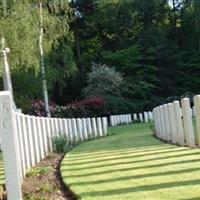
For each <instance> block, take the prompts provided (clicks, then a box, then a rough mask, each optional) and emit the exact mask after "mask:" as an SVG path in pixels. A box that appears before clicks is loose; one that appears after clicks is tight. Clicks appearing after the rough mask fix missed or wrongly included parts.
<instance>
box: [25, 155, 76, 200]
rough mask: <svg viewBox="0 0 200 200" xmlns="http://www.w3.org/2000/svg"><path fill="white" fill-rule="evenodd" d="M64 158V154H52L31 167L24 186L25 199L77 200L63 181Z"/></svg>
mask: <svg viewBox="0 0 200 200" xmlns="http://www.w3.org/2000/svg"><path fill="white" fill-rule="evenodd" d="M62 158H63V154H51V155H49V156H48V157H47V158H46V159H44V160H42V161H41V162H40V163H39V164H38V165H37V166H35V167H34V168H32V169H31V171H30V172H29V173H28V174H27V178H25V180H24V183H23V186H22V189H23V197H24V199H25V200H76V198H75V197H74V195H73V193H72V192H70V191H69V190H68V189H67V188H66V187H65V186H64V184H63V182H62V179H61V176H60V171H59V168H60V162H61V160H62Z"/></svg>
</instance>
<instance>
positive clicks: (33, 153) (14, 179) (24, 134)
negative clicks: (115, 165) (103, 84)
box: [0, 92, 108, 200]
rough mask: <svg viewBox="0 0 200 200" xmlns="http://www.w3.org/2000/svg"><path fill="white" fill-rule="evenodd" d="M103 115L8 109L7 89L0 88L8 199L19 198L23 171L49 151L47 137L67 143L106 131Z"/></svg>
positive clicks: (97, 135) (105, 132) (106, 124)
mask: <svg viewBox="0 0 200 200" xmlns="http://www.w3.org/2000/svg"><path fill="white" fill-rule="evenodd" d="M107 126H108V123H107V117H103V118H83V119H80V118H79V119H57V118H44V117H34V116H29V115H24V114H21V113H18V112H15V111H14V110H13V109H12V101H11V95H10V93H9V92H0V135H1V136H2V138H1V140H2V141H1V142H2V150H3V163H4V171H5V179H6V180H5V182H6V191H7V198H8V200H21V199H22V191H21V184H22V182H23V179H24V177H25V176H26V173H27V172H28V171H29V170H30V169H31V168H32V167H34V166H35V165H36V164H37V163H38V162H40V161H41V160H42V159H43V158H45V157H46V156H47V154H48V153H49V152H51V151H52V144H51V138H52V137H54V136H59V135H60V134H64V135H66V136H67V138H68V140H69V142H70V143H77V142H79V141H85V140H88V139H92V138H97V137H103V136H106V135H107Z"/></svg>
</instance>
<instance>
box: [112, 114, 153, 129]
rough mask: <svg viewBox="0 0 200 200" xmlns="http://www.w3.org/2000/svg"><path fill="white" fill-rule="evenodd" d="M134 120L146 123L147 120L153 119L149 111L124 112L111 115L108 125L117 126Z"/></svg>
mask: <svg viewBox="0 0 200 200" xmlns="http://www.w3.org/2000/svg"><path fill="white" fill-rule="evenodd" d="M134 121H140V122H144V123H148V122H149V121H153V114H152V112H151V111H148V112H146V111H145V112H144V113H138V114H137V113H134V114H133V115H132V114H124V115H111V116H110V125H111V126H117V125H119V124H124V123H125V124H129V123H132V122H134Z"/></svg>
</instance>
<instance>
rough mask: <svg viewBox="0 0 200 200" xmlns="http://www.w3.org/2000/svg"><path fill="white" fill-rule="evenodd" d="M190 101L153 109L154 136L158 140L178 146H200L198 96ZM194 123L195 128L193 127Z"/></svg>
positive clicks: (184, 100) (175, 102) (186, 100)
mask: <svg viewBox="0 0 200 200" xmlns="http://www.w3.org/2000/svg"><path fill="white" fill-rule="evenodd" d="M193 100H194V107H193V108H191V107H190V100H189V99H188V98H183V99H181V101H180V102H179V101H174V102H173V103H168V104H164V105H161V106H158V107H156V108H154V109H153V116H154V121H155V134H156V136H157V137H158V138H160V139H162V140H165V141H167V142H170V143H173V144H178V145H180V146H189V147H195V146H196V145H198V146H200V95H196V96H194V98H193ZM195 122H196V126H194V124H195Z"/></svg>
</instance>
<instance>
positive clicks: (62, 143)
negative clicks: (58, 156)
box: [51, 134, 70, 153]
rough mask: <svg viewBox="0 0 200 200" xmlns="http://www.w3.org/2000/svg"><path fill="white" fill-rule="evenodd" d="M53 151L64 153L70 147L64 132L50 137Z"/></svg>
mask: <svg viewBox="0 0 200 200" xmlns="http://www.w3.org/2000/svg"><path fill="white" fill-rule="evenodd" d="M51 142H52V147H53V152H55V153H66V152H67V150H68V149H69V148H70V146H69V145H68V144H69V142H68V139H67V137H66V136H65V135H64V134H60V135H59V136H54V137H52V138H51Z"/></svg>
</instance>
